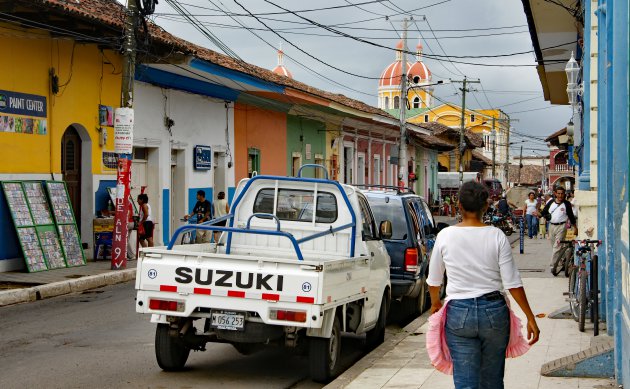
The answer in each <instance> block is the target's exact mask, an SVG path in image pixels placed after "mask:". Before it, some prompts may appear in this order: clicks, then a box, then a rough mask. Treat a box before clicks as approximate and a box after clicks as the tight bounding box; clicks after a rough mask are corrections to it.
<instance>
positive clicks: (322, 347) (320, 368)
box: [308, 315, 341, 383]
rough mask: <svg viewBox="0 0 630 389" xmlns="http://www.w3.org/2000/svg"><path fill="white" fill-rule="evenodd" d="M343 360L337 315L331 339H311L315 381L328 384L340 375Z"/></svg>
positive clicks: (310, 349)
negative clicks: (341, 359)
mask: <svg viewBox="0 0 630 389" xmlns="http://www.w3.org/2000/svg"><path fill="white" fill-rule="evenodd" d="M340 358H341V324H339V317H338V316H336V315H335V319H334V321H333V327H332V332H331V334H330V338H311V339H310V345H309V357H308V359H309V365H310V370H311V378H312V379H313V381H316V382H322V383H326V382H328V381H330V380H331V379H332V378H334V377H335V376H336V375H337V374H339V365H340Z"/></svg>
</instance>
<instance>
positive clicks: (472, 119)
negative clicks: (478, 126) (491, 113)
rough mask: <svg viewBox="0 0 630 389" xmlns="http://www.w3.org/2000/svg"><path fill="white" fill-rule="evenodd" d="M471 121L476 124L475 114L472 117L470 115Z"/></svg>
mask: <svg viewBox="0 0 630 389" xmlns="http://www.w3.org/2000/svg"><path fill="white" fill-rule="evenodd" d="M470 121H471V122H474V121H475V115H474V114H471V115H470Z"/></svg>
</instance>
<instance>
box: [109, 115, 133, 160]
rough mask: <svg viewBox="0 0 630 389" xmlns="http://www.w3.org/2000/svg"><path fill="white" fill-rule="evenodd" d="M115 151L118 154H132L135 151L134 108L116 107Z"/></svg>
mask: <svg viewBox="0 0 630 389" xmlns="http://www.w3.org/2000/svg"><path fill="white" fill-rule="evenodd" d="M114 151H115V152H116V153H117V154H131V152H132V151H133V108H116V112H115V119H114Z"/></svg>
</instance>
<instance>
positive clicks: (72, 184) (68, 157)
mask: <svg viewBox="0 0 630 389" xmlns="http://www.w3.org/2000/svg"><path fill="white" fill-rule="evenodd" d="M61 174H62V177H63V180H64V181H65V183H66V186H67V187H68V196H69V197H70V203H72V209H73V211H74V219H75V220H76V222H77V226H78V227H79V231H80V230H81V138H80V137H79V133H78V132H77V130H75V129H74V127H68V129H67V130H66V132H65V133H64V134H63V137H62V138H61Z"/></svg>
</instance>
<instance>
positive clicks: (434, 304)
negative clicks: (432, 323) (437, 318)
mask: <svg viewBox="0 0 630 389" xmlns="http://www.w3.org/2000/svg"><path fill="white" fill-rule="evenodd" d="M440 289H441V287H440V286H429V294H430V295H431V314H432V315H433V314H434V313H435V312H437V311H439V310H440V308H442V301H441V300H440Z"/></svg>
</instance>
